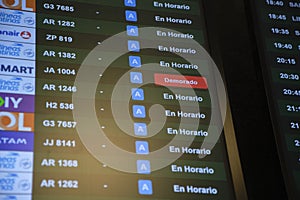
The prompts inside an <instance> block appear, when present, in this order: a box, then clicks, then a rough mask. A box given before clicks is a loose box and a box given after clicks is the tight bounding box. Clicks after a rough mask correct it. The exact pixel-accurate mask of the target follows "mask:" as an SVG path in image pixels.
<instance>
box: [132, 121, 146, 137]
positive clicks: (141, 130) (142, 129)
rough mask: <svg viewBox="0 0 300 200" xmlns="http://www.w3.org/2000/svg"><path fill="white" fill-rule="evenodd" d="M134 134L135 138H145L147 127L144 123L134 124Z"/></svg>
mask: <svg viewBox="0 0 300 200" xmlns="http://www.w3.org/2000/svg"><path fill="white" fill-rule="evenodd" d="M134 134H135V135H137V136H147V134H148V132H147V125H146V124H145V123H134Z"/></svg>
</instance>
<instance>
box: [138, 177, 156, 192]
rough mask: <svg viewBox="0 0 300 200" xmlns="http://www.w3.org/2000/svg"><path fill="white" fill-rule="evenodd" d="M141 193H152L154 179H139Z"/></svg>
mask: <svg viewBox="0 0 300 200" xmlns="http://www.w3.org/2000/svg"><path fill="white" fill-rule="evenodd" d="M138 187H139V194H141V195H152V194H153V189H152V181H151V180H139V181H138Z"/></svg>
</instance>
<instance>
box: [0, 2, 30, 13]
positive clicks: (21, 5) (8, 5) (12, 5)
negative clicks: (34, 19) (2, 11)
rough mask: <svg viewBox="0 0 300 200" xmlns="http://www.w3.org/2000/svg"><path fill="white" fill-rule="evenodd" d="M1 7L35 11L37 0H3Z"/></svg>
mask: <svg viewBox="0 0 300 200" xmlns="http://www.w3.org/2000/svg"><path fill="white" fill-rule="evenodd" d="M0 7H2V8H8V9H13V10H24V11H31V12H33V11H35V0H14V1H12V0H1V1H0Z"/></svg>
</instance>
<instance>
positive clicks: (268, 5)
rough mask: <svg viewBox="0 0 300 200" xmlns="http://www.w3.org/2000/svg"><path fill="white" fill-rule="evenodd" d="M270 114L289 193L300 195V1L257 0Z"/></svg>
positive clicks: (259, 33)
mask: <svg viewBox="0 0 300 200" xmlns="http://www.w3.org/2000/svg"><path fill="white" fill-rule="evenodd" d="M254 6H255V7H254V8H255V10H256V19H257V23H258V24H259V26H258V27H257V28H258V37H259V45H260V46H261V47H262V48H260V50H261V53H262V55H263V57H262V62H263V67H264V68H265V70H264V72H265V76H264V77H265V83H266V86H267V90H268V93H269V94H268V95H269V102H270V105H271V114H272V118H273V122H274V127H275V132H276V136H277V137H276V138H277V143H278V147H279V152H280V154H281V161H282V168H283V170H284V174H285V178H286V183H287V190H288V191H289V195H290V197H291V198H292V199H297V198H296V197H299V196H300V154H299V149H300V136H299V133H300V101H299V98H300V57H299V55H300V39H299V37H300V2H299V1H291V0H285V1H283V0H264V1H255V3H254Z"/></svg>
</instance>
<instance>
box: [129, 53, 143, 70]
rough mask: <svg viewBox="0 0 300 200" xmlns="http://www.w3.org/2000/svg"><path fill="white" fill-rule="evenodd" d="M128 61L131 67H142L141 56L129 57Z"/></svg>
mask: <svg viewBox="0 0 300 200" xmlns="http://www.w3.org/2000/svg"><path fill="white" fill-rule="evenodd" d="M128 59H129V66H130V67H136V68H137V67H141V65H142V61H141V57H140V56H129V57H128Z"/></svg>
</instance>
